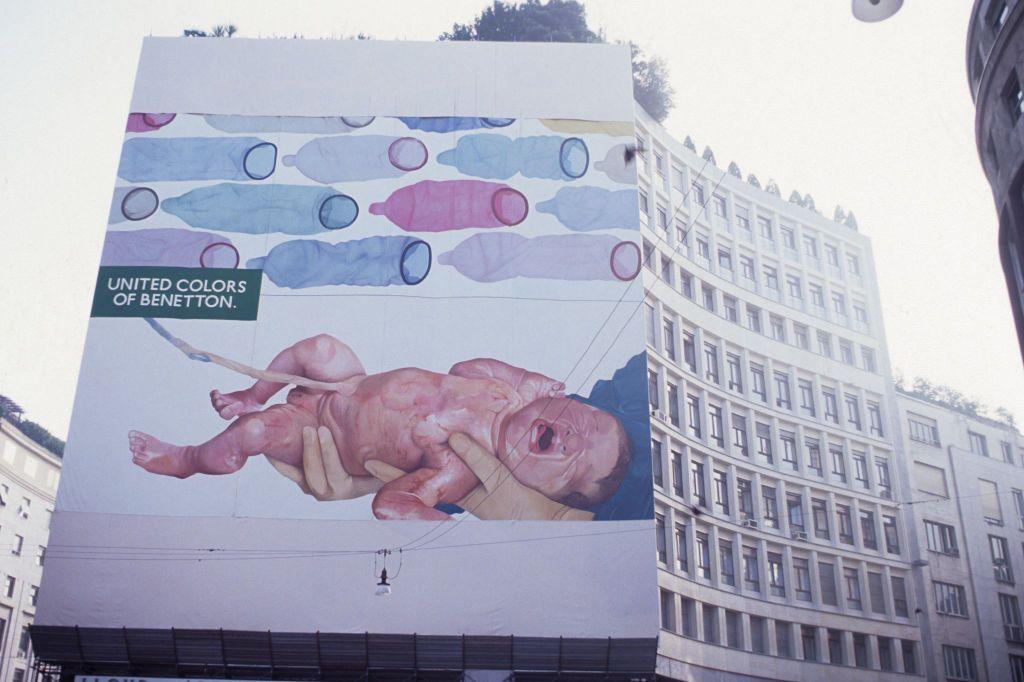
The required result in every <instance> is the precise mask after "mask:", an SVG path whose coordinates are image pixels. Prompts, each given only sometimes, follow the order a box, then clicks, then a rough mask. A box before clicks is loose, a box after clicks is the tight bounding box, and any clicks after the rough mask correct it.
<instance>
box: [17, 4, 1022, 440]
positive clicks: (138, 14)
mask: <svg viewBox="0 0 1024 682" xmlns="http://www.w3.org/2000/svg"><path fill="white" fill-rule="evenodd" d="M487 4H489V1H488V0H444V1H435V2H429V3H428V2H420V1H415V0H404V1H401V0H391V1H387V0H376V1H375V2H369V3H368V2H364V1H361V2H353V1H348V0H328V1H323V2H287V3H284V2H273V3H260V2H251V1H246V2H211V1H208V0H207V1H203V2H163V3H159V2H157V3H154V2H111V1H98V0H90V2H77V3H75V2H31V3H29V2H15V1H14V0H0V25H2V26H3V27H4V35H3V38H2V39H0V65H2V66H0V92H2V93H4V94H3V97H2V98H0V150H2V153H0V206H2V207H3V213H2V218H0V315H2V318H0V319H2V324H3V326H2V328H0V393H3V394H5V395H8V396H10V397H11V398H13V399H15V400H16V401H17V402H18V403H20V404H21V406H22V407H24V408H25V410H26V414H27V416H28V418H30V419H33V420H34V421H37V422H40V423H41V424H43V425H44V426H46V427H47V428H49V429H50V430H51V431H53V432H54V433H56V434H57V435H59V436H61V437H63V436H65V435H66V433H67V425H68V420H69V418H70V411H71V402H72V398H73V396H74V388H75V382H76V378H77V375H78V366H79V360H80V355H81V351H82V345H83V342H84V338H85V329H86V324H87V322H88V315H89V307H90V302H91V298H92V291H93V285H94V282H95V276H96V269H97V267H98V264H99V253H100V245H101V243H102V239H103V233H104V230H105V227H106V215H107V210H108V207H109V202H110V196H111V192H112V190H113V185H114V180H115V171H116V164H117V159H118V156H119V153H120V145H121V139H122V136H123V131H124V120H125V116H126V115H127V113H128V102H129V97H130V92H131V86H132V81H133V78H134V74H135V65H136V61H137V59H138V52H139V47H140V44H141V39H142V37H143V36H146V35H160V36H173V35H180V33H181V30H182V29H183V28H185V27H193V26H195V27H202V28H208V27H209V26H211V25H213V24H216V23H226V22H232V23H234V24H236V25H237V26H238V27H239V31H240V35H241V36H244V37H259V36H269V35H287V36H290V35H292V34H301V35H304V36H305V37H307V38H319V37H332V36H335V37H338V36H344V35H351V34H355V33H358V32H360V31H362V32H365V33H369V34H371V35H373V36H374V37H376V38H379V39H410V40H431V39H434V38H435V37H436V36H437V35H438V34H439V33H441V32H443V31H445V30H447V29H448V28H450V26H451V24H452V23H453V22H456V21H459V22H462V21H468V20H469V19H471V18H472V17H473V16H474V15H475V14H477V13H478V12H479V11H480V9H482V8H483V7H484V6H486V5H487ZM585 4H586V6H587V10H588V15H589V20H590V25H591V28H594V29H599V28H600V29H604V31H605V32H606V34H607V35H608V37H609V38H611V39H632V40H634V41H636V42H638V43H640V44H641V45H642V46H643V47H644V48H645V49H646V50H648V51H649V52H652V53H654V54H657V55H660V56H662V57H663V58H664V59H665V61H666V62H667V64H668V67H669V69H670V71H671V76H672V83H673V85H674V86H675V89H676V109H675V111H674V112H673V114H672V115H671V117H670V118H669V119H668V120H667V121H666V127H667V128H668V130H669V131H670V132H671V133H672V134H674V135H676V136H678V137H680V138H682V137H683V136H685V135H686V134H689V135H691V136H692V137H693V139H694V140H695V142H696V143H697V148H698V150H700V149H703V147H704V145H706V144H708V145H711V147H712V149H713V150H714V152H715V156H716V158H717V159H718V162H719V165H720V166H721V167H722V168H725V167H726V166H727V165H728V163H729V161H733V160H734V161H736V162H737V163H738V164H739V166H740V168H741V170H742V171H743V173H744V175H745V174H747V173H749V172H754V173H755V174H756V175H757V176H758V177H759V178H760V179H761V182H762V183H764V182H766V181H767V180H768V179H770V178H774V179H775V180H776V181H777V182H778V184H779V186H780V187H781V189H782V196H783V197H788V196H789V193H790V191H791V190H793V189H798V190H799V191H800V192H801V194H802V193H805V192H810V193H811V194H812V195H813V196H814V199H815V202H816V204H817V205H818V207H819V208H820V209H822V210H823V212H824V213H826V215H831V213H832V208H833V206H834V205H835V204H836V203H837V202H838V203H840V204H842V205H843V206H844V207H845V208H847V209H853V210H854V212H855V213H856V215H857V219H858V222H859V224H860V230H861V232H863V233H864V234H866V235H868V236H869V237H870V238H871V239H872V242H873V245H874V253H875V261H876V267H877V270H878V272H879V278H880V287H881V293H882V303H883V308H884V317H885V324H886V330H887V334H888V342H889V352H890V357H891V360H892V363H893V365H894V366H895V367H897V368H899V369H901V370H902V371H903V373H904V374H905V375H907V376H908V377H912V376H915V375H922V376H926V377H929V378H930V379H932V380H933V381H937V382H941V383H947V384H950V385H953V386H955V387H957V388H959V389H961V390H962V391H964V392H965V393H967V394H969V395H972V396H975V397H977V398H979V399H981V400H982V401H983V402H985V403H987V404H989V405H991V406H996V405H1004V406H1006V407H1007V408H1009V409H1010V410H1012V411H1013V412H1015V413H1016V415H1017V417H1018V418H1019V419H1021V420H1024V393H1022V390H1021V389H1022V387H1024V371H1022V364H1021V358H1020V355H1019V354H1018V351H1017V342H1016V337H1015V334H1014V329H1013V320H1012V316H1011V312H1010V306H1009V302H1008V298H1007V293H1006V288H1005V285H1004V280H1003V275H1002V271H1001V269H1000V265H999V257H998V251H997V247H996V231H997V224H996V216H995V210H994V208H993V202H992V197H991V190H990V189H989V186H988V184H987V183H986V181H985V178H984V176H983V174H982V171H981V167H980V164H979V162H978V156H977V151H976V148H975V144H974V107H973V104H972V103H971V99H970V94H969V92H968V89H967V79H966V75H965V66H964V61H965V57H964V41H965V35H966V29H967V19H968V14H969V11H970V5H971V3H970V2H969V0H907V2H906V6H905V7H904V8H903V10H902V11H901V12H900V13H899V14H897V15H896V17H894V18H893V19H890V20H889V21H887V22H885V23H882V24H874V25H869V24H861V23H858V22H857V21H855V20H854V19H853V18H852V16H851V14H850V10H849V2H847V0H827V1H825V0H802V1H798V0H773V1H772V2H765V1H760V2H755V1H754V0H685V1H683V0H672V1H668V0H665V1H655V0H642V1H640V0H633V1H630V2H624V1H621V0H593V1H589V2H586V3H585ZM367 76H368V77H372V74H367ZM186 87H187V86H186ZM154 390H159V387H154Z"/></svg>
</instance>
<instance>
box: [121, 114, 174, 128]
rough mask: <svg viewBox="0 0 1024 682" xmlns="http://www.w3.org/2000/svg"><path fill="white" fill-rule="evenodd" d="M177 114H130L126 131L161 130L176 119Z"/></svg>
mask: <svg viewBox="0 0 1024 682" xmlns="http://www.w3.org/2000/svg"><path fill="white" fill-rule="evenodd" d="M175 116H176V114H128V124H127V125H126V126H125V128H124V129H125V131H126V132H129V133H148V132H149V131H151V130H160V129H161V128H163V127H164V126H165V125H167V124H168V123H170V122H171V121H173V120H174V117H175Z"/></svg>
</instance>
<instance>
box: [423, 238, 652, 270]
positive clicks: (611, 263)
mask: <svg viewBox="0 0 1024 682" xmlns="http://www.w3.org/2000/svg"><path fill="white" fill-rule="evenodd" d="M437 262H438V263H441V264H442V265H451V266H452V267H454V268H455V269H456V270H458V271H459V272H460V273H462V274H463V275H465V276H466V277H468V278H470V279H472V280H476V281H477V282H499V281H502V280H506V279H513V278H515V277H526V278H530V279H562V280H613V281H614V280H619V281H623V282H626V281H629V280H631V279H633V278H634V277H636V276H637V274H638V273H639V272H640V248H639V247H638V246H637V245H636V243H635V242H631V241H623V240H621V239H618V238H617V237H613V236H611V235H595V234H557V235H543V236H540V237H524V236H522V235H519V234H515V233H512V232H490V233H484V234H475V235H473V236H472V237H469V238H468V239H466V240H464V241H462V242H461V243H459V244H458V245H457V246H456V247H455V248H454V249H452V250H451V251H448V252H447V253H442V254H441V255H440V256H438V258H437Z"/></svg>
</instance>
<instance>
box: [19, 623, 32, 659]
mask: <svg viewBox="0 0 1024 682" xmlns="http://www.w3.org/2000/svg"><path fill="white" fill-rule="evenodd" d="M31 646H32V640H31V637H30V635H29V628H28V626H27V625H25V626H22V628H21V636H20V637H19V638H18V654H17V656H18V658H28V651H29V648H30V647H31Z"/></svg>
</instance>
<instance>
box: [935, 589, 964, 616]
mask: <svg viewBox="0 0 1024 682" xmlns="http://www.w3.org/2000/svg"><path fill="white" fill-rule="evenodd" d="M932 587H933V589H934V590H935V610H936V611H938V612H939V613H941V614H943V615H945V616H959V617H961V618H967V617H968V616H967V593H966V592H965V591H964V586H963V585H953V584H951V583H942V582H939V581H938V580H935V581H933V582H932Z"/></svg>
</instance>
